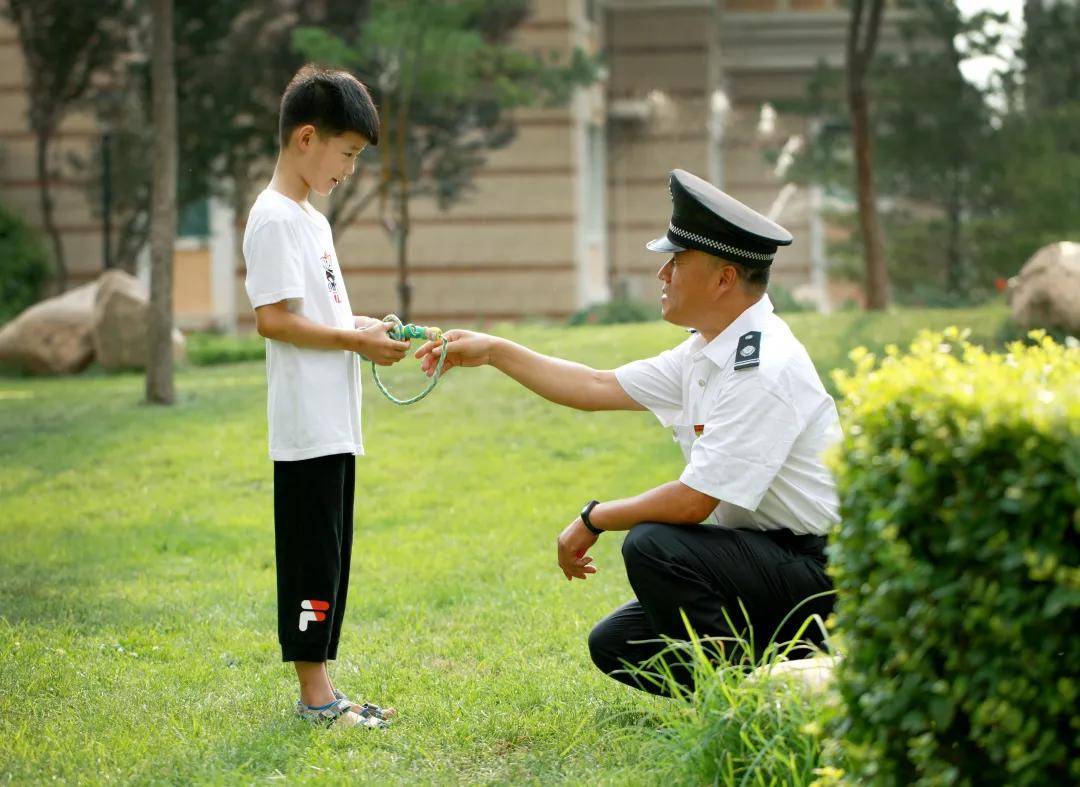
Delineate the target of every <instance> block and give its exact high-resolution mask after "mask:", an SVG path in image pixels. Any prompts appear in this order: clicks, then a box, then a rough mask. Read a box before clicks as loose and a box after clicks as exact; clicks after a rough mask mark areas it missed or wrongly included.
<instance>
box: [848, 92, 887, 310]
mask: <svg viewBox="0 0 1080 787" xmlns="http://www.w3.org/2000/svg"><path fill="white" fill-rule="evenodd" d="M849 103H850V109H851V133H852V136H853V137H854V143H855V173H856V175H855V177H856V188H857V199H858V206H859V232H860V234H861V236H862V242H863V257H864V261H865V265H866V308H867V309H884V308H886V307H887V306H888V305H889V272H888V269H887V268H886V267H885V246H884V243H883V242H882V239H881V221H880V219H879V217H878V213H877V189H876V188H875V186H874V153H873V145H872V142H871V131H870V117H869V114H870V113H869V109H868V107H867V103H868V102H867V97H866V93H865V91H862V90H858V91H854V92H853V93H852V95H851V96H850V97H849Z"/></svg>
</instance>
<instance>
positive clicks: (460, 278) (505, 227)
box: [0, 0, 842, 324]
mask: <svg viewBox="0 0 1080 787" xmlns="http://www.w3.org/2000/svg"><path fill="white" fill-rule="evenodd" d="M4 2H5V0H0V4H2V3H4ZM717 2H718V3H719V5H718V6H717V7H716V9H711V8H709V7H706V6H703V5H702V4H694V3H686V4H678V3H675V4H662V5H660V4H657V3H651V2H649V1H648V0H641V2H637V3H634V2H625V0H623V1H622V2H619V3H615V4H613V5H612V6H610V7H608V9H609V10H606V11H605V10H600V11H599V12H598V15H599V18H598V20H597V22H598V23H597V24H596V25H591V24H589V23H588V22H587V21H586V20H585V19H584V7H585V3H584V0H536V1H535V2H534V4H533V14H532V16H531V17H530V19H529V20H528V21H527V23H526V24H525V25H524V26H523V27H522V28H521V29H520V30H519V31H518V32H517V33H516V35H515V39H514V40H515V43H516V44H517V45H518V46H520V47H522V48H523V49H526V50H535V51H544V52H549V51H552V50H555V51H562V52H568V51H569V50H570V49H571V48H572V47H573V46H584V47H586V48H593V49H596V48H597V47H600V46H603V47H604V48H606V49H607V51H608V53H609V61H608V62H609V71H610V79H609V82H608V84H607V85H606V86H605V87H604V100H605V101H606V102H607V103H608V105H609V106H610V104H611V102H613V101H618V100H624V99H637V98H643V97H644V96H645V95H646V94H647V93H648V92H649V91H650V90H653V89H657V90H662V91H664V93H665V94H666V95H667V96H668V97H669V98H670V100H671V102H672V105H673V107H674V109H675V114H674V117H673V118H672V119H670V120H669V121H668V122H666V123H660V124H654V125H652V126H648V127H642V126H640V125H636V124H634V123H632V122H629V123H628V122H615V123H612V122H608V124H607V126H606V129H605V131H604V134H605V137H606V146H607V156H606V168H607V172H606V195H605V199H606V208H607V235H608V239H607V246H608V248H607V257H608V260H607V265H608V266H609V268H610V273H611V275H612V278H613V280H616V281H623V282H626V286H627V287H628V288H629V291H630V292H631V293H632V294H636V295H637V296H638V297H642V298H645V299H651V298H653V297H655V288H656V283H655V280H654V278H653V274H654V272H655V269H656V267H657V266H658V265H659V263H660V260H658V259H657V255H653V254H650V253H648V252H646V251H645V250H644V248H643V244H644V243H645V242H646V241H647V240H649V239H650V238H652V237H655V236H656V235H657V234H660V233H662V232H663V231H664V229H665V228H666V225H667V219H668V215H669V211H670V202H669V200H668V196H667V189H666V177H667V173H668V171H670V170H671V169H673V168H675V167H682V168H685V169H688V170H690V171H693V172H695V173H697V174H700V175H702V176H705V177H708V175H709V171H710V137H709V133H708V130H707V126H706V122H707V115H708V112H707V106H708V95H709V91H710V90H711V89H712V87H715V86H716V85H717V84H718V83H719V84H722V86H723V88H724V89H725V91H726V92H727V94H728V96H729V99H730V101H731V104H732V106H731V112H730V117H729V122H728V124H727V127H726V129H725V132H724V149H723V152H722V154H720V167H721V169H722V172H723V183H722V185H723V187H724V188H725V189H726V190H728V191H730V192H731V193H732V194H733V195H734V196H736V197H738V198H739V199H741V200H743V201H745V202H747V203H748V204H750V205H751V206H753V207H755V208H757V209H759V210H763V211H764V210H768V208H769V206H770V205H771V204H772V202H773V200H774V199H775V198H776V195H777V193H778V191H779V189H780V187H781V185H782V183H781V182H780V181H779V180H778V179H777V178H776V177H775V176H774V175H773V173H772V172H771V168H770V165H769V164H768V163H767V162H766V161H765V159H764V156H763V142H762V140H759V139H758V138H757V135H756V131H755V128H756V124H757V119H758V115H759V112H760V107H761V104H762V103H763V102H765V101H775V100H777V99H779V98H784V97H791V96H794V95H799V94H801V92H802V90H803V86H804V82H805V79H806V76H807V74H808V73H809V67H808V65H807V64H808V63H812V62H813V59H814V58H813V56H814V54H815V53H819V52H824V53H826V54H828V55H829V56H830V57H833V58H835V57H836V53H837V52H838V51H842V39H837V33H836V31H837V29H842V28H837V25H836V20H837V19H842V12H841V10H840V4H839V3H838V2H837V0H757V1H754V0H717ZM695 6H696V7H695ZM596 7H597V8H598V9H604V8H605V6H604V4H602V3H597V4H596ZM714 10H715V11H716V12H718V13H719V19H720V20H721V23H720V24H719V26H718V27H717V26H716V24H715V19H716V18H717V17H716V16H714ZM830 20H831V21H830ZM803 29H805V31H806V34H805V35H802V34H801V33H799V31H800V30H803ZM793 30H794V31H795V34H794V35H795V38H794V40H795V42H796V44H797V45H796V46H792V44H791V41H792V40H793V39H792V36H793V33H792V31H793ZM838 47H840V48H839V49H838ZM710 69H711V70H710ZM24 77H25V73H24V64H23V60H22V56H21V53H20V51H19V47H18V42H17V40H16V38H15V33H14V31H13V30H12V29H11V27H10V25H9V24H8V23H7V22H6V21H2V20H0V199H2V200H3V201H4V202H6V203H8V204H11V205H13V206H15V207H16V209H17V210H19V211H20V212H21V213H22V214H23V215H25V216H26V217H27V218H28V219H29V220H30V221H32V222H35V223H37V222H39V221H40V208H39V205H38V200H39V184H38V182H37V175H36V172H35V169H34V143H33V138H32V135H31V134H30V133H29V130H28V125H27V120H26V108H27V101H26V93H25V86H24V84H23V82H24ZM599 116H600V117H601V118H602V116H603V111H602V110H601V111H600V112H599ZM517 119H518V122H519V125H518V134H517V137H516V140H515V141H514V143H513V144H511V145H510V146H509V147H507V148H505V149H503V150H499V151H495V152H493V153H491V154H490V155H489V157H488V160H487V162H486V164H485V166H484V167H483V168H482V170H481V172H480V173H479V174H478V175H477V178H476V188H475V190H474V191H473V192H472V193H471V194H469V195H468V196H467V197H466V198H465V199H464V200H462V201H461V202H460V203H458V204H457V205H455V206H454V207H453V208H452V209H451V210H449V211H441V210H439V209H438V208H437V207H436V206H435V205H434V204H433V203H432V202H431V201H428V200H417V201H416V202H415V204H414V205H413V208H412V216H413V232H412V236H411V238H410V249H409V251H410V262H411V268H412V272H413V279H412V283H413V287H414V308H415V313H414V315H413V316H414V317H415V318H416V319H418V320H426V321H442V322H446V321H447V320H455V319H469V320H472V319H479V320H488V319H504V318H507V317H521V316H552V317H559V318H561V317H564V316H566V315H568V314H569V313H571V312H572V311H573V310H574V309H575V308H576V307H577V305H578V302H579V299H580V297H581V287H582V284H581V277H580V276H579V274H578V265H579V258H581V257H582V245H581V237H582V236H581V233H582V218H581V217H582V213H583V211H582V205H581V204H580V199H581V193H582V192H581V178H582V172H583V167H584V165H585V162H584V161H583V160H581V153H580V151H581V149H582V148H581V145H580V140H581V139H582V134H583V129H584V125H583V124H584V123H585V122H586V118H585V117H584V116H583V114H582V108H581V105H580V104H579V105H577V106H568V107H563V108H557V109H527V110H520V111H519V112H518V113H517ZM799 131H800V128H798V127H797V124H793V121H792V119H790V118H783V117H782V118H780V129H779V130H778V132H777V137H778V138H779V137H781V136H783V135H787V134H790V133H797V132H799ZM781 141H782V139H781ZM98 142H99V134H98V131H97V130H96V129H95V128H94V124H93V120H92V118H90V117H88V116H87V115H85V114H81V115H73V116H72V117H70V118H69V119H68V120H66V121H65V123H64V126H63V128H62V130H61V133H60V135H59V137H58V139H57V140H56V144H55V150H54V154H53V157H54V158H53V160H54V163H56V164H57V165H59V164H61V163H62V162H64V161H66V159H67V158H68V156H69V155H70V154H76V155H80V156H87V155H89V153H90V152H91V151H92V149H93V148H94V147H95V146H96V145H97V144H98ZM775 143H776V140H772V143H771V144H775ZM119 155H122V153H120V154H119ZM53 193H54V199H55V201H56V206H57V208H56V210H57V221H58V223H59V224H60V226H61V227H62V229H63V238H64V244H65V248H66V250H67V256H68V260H69V267H70V269H71V273H72V281H73V283H79V282H80V281H82V280H85V279H86V278H87V277H91V276H95V275H97V274H98V272H100V270H101V266H102V253H101V232H100V219H99V218H98V217H97V216H96V215H95V211H94V210H93V206H92V205H91V203H90V201H89V199H88V196H87V191H86V187H85V184H83V183H80V182H78V180H77V179H75V178H74V177H73V176H71V175H68V176H66V177H64V178H61V179H60V180H58V181H56V182H54V184H53ZM251 196H252V197H253V196H254V195H253V194H252V195H251ZM780 221H781V223H783V224H784V225H785V226H787V227H788V228H789V229H790V230H791V231H792V232H793V233H794V234H795V235H796V238H797V240H796V244H795V245H794V246H793V247H792V248H790V249H785V250H782V251H781V252H780V254H779V255H778V258H777V262H776V266H775V276H776V279H777V280H778V281H782V282H785V283H789V284H792V285H797V284H800V283H803V282H805V281H806V278H807V276H808V273H807V271H808V266H809V256H808V255H809V244H808V243H805V242H802V241H803V239H804V238H805V236H806V233H807V226H808V224H807V206H806V195H805V194H802V193H797V194H796V195H795V196H794V197H793V198H792V200H791V201H790V202H789V203H788V207H787V209H786V210H785V212H784V214H783V215H782V216H781V217H780ZM242 225H243V216H240V217H238V229H239V232H240V233H241V234H242V230H243V226H242ZM337 245H338V255H339V257H340V259H341V262H342V265H343V267H344V272H345V279H346V286H347V287H348V291H349V294H350V298H351V299H352V302H353V304H354V305H355V307H356V310H357V311H363V312H367V313H372V314H381V313H385V312H387V311H391V310H393V309H395V308H396V306H397V298H396V293H395V289H394V288H395V284H396V275H397V274H396V270H395V255H394V252H393V249H392V248H391V245H390V243H389V240H388V239H387V237H386V236H385V234H384V233H383V232H382V230H381V229H380V228H379V226H378V225H377V222H376V215H375V211H374V210H369V212H368V213H367V214H366V215H363V216H361V217H360V218H359V219H358V221H357V222H356V223H355V224H354V225H353V226H350V227H348V228H347V229H346V230H344V231H343V232H341V233H339V239H338V243H337ZM185 259H186V258H185ZM189 262H191V261H190V260H189ZM199 264H202V263H199ZM235 275H236V281H237V284H238V285H239V286H238V287H237V288H236V307H237V313H238V314H239V315H241V317H242V320H243V321H244V323H245V324H250V313H249V312H250V309H249V306H248V304H247V302H246V297H245V295H244V292H243V287H242V284H243V261H242V259H239V258H238V259H237V266H236V272H235ZM197 276H198V266H197V265H196V264H195V263H194V262H192V264H191V265H189V266H188V270H187V271H186V273H185V275H184V277H179V278H178V282H180V280H181V279H182V280H183V281H188V280H189V279H190V280H192V281H193V280H194V278H197ZM178 286H185V287H187V286H188V285H186V284H181V283H178ZM205 293H206V290H205V288H204V289H200V286H199V285H195V284H191V286H190V288H189V290H186V291H185V293H183V294H182V295H178V296H177V301H178V303H183V304H186V305H185V307H184V308H185V309H187V310H190V311H194V310H196V308H197V301H198V299H199V298H204V297H206V294H205Z"/></svg>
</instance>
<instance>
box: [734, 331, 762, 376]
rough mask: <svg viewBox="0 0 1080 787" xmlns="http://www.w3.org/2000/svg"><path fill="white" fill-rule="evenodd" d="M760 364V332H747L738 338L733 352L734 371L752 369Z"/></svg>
mask: <svg viewBox="0 0 1080 787" xmlns="http://www.w3.org/2000/svg"><path fill="white" fill-rule="evenodd" d="M760 363H761V331H749V332H747V333H744V334H743V335H742V336H740V337H739V346H738V347H737V348H736V350H735V371H741V370H743V369H752V368H754V367H756V366H758V365H759V364H760Z"/></svg>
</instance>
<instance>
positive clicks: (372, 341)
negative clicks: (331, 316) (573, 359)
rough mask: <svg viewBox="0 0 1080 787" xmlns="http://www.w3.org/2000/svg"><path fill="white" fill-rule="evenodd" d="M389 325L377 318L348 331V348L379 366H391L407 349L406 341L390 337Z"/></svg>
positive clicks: (403, 355) (402, 356)
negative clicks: (359, 327) (364, 326)
mask: <svg viewBox="0 0 1080 787" xmlns="http://www.w3.org/2000/svg"><path fill="white" fill-rule="evenodd" d="M389 330H390V326H389V325H387V324H386V323H384V322H380V321H379V320H375V321H374V322H373V323H372V324H371V325H368V326H367V327H366V328H362V329H360V330H357V331H351V332H349V331H346V333H349V334H350V335H349V339H348V345H349V348H348V349H350V350H352V351H353V352H356V353H360V354H361V355H363V356H364V357H365V358H369V359H371V360H372V361H374V362H375V363H377V364H378V365H379V366H392V365H393V364H395V363H397V362H398V361H400V360H401V359H402V358H404V357H405V353H407V352H408V351H409V343H408V342H399V341H397V340H395V339H391V338H390V333H389Z"/></svg>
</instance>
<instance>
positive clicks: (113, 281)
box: [91, 270, 185, 371]
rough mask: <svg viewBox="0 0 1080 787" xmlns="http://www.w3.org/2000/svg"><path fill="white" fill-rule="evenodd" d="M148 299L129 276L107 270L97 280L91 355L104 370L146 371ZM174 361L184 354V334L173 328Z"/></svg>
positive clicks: (143, 289)
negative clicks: (92, 350)
mask: <svg viewBox="0 0 1080 787" xmlns="http://www.w3.org/2000/svg"><path fill="white" fill-rule="evenodd" d="M149 321H150V296H149V294H148V293H147V292H146V289H145V288H144V287H143V285H142V284H141V283H140V282H139V280H138V279H136V278H135V277H134V276H132V275H131V274H129V273H125V272H124V271H120V270H110V271H106V272H105V273H103V274H102V275H101V277H100V278H99V279H98V291H97V298H96V299H95V302H94V311H93V320H92V323H91V325H92V331H91V335H92V337H93V343H94V355H95V356H96V357H97V361H98V363H100V364H101V366H102V368H103V369H107V370H110V371H115V370H119V369H145V368H146V354H147V337H148V335H149ZM172 340H173V359H174V360H176V361H182V360H183V359H184V355H185V343H184V335H183V334H182V333H180V331H178V330H176V329H175V328H174V329H173V337H172Z"/></svg>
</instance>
